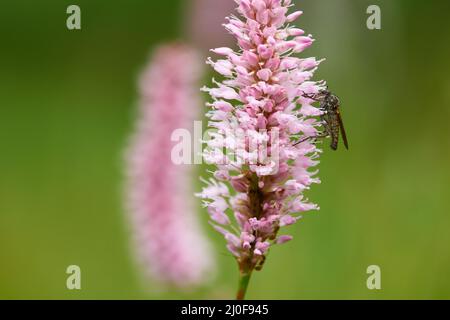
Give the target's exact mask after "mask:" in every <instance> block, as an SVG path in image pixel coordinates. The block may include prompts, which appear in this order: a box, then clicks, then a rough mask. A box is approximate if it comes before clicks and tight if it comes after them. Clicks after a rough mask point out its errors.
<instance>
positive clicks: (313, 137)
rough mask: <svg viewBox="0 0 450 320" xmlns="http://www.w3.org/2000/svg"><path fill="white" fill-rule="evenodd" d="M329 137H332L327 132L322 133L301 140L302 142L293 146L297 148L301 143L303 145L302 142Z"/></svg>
mask: <svg viewBox="0 0 450 320" xmlns="http://www.w3.org/2000/svg"><path fill="white" fill-rule="evenodd" d="M329 136H330V135H329V134H328V133H327V132H322V133H320V134H318V135H316V136H309V137H305V138H303V139H301V140H299V141H297V142H295V143H294V144H293V146H296V145H298V144H300V143H302V142H305V141H306V140H309V139H322V138H327V137H329Z"/></svg>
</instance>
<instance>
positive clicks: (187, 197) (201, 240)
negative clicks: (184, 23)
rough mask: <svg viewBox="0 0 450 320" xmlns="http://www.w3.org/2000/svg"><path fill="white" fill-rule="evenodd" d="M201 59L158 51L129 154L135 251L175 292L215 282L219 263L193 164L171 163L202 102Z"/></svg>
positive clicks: (182, 51)
mask: <svg viewBox="0 0 450 320" xmlns="http://www.w3.org/2000/svg"><path fill="white" fill-rule="evenodd" d="M202 65H203V63H202V61H201V58H200V57H199V56H198V55H197V53H196V52H195V51H194V50H193V49H191V48H190V47H188V46H185V45H182V44H169V45H165V46H162V47H160V48H158V49H157V50H156V51H155V53H154V56H153V59H152V61H151V62H150V65H149V66H148V68H147V70H145V72H144V73H143V76H142V78H141V82H140V92H141V103H140V110H139V115H138V123H137V128H136V132H135V134H134V136H133V138H132V141H131V145H130V147H129V150H128V154H127V169H128V185H127V200H128V201H127V203H128V209H129V214H130V216H131V221H132V227H133V234H134V236H135V242H136V246H137V250H136V251H137V253H138V256H139V258H140V260H141V261H142V263H143V266H144V267H145V268H146V269H147V270H148V271H149V273H150V275H151V276H152V277H153V278H154V279H155V280H157V282H160V283H162V284H166V285H169V286H173V287H175V288H184V287H191V286H196V285H201V284H204V283H205V282H207V281H208V280H210V279H211V275H212V273H213V270H214V260H213V256H212V251H211V248H210V245H209V242H208V239H207V238H206V236H205V235H204V234H203V232H202V230H201V228H200V225H199V221H198V217H197V213H196V211H195V206H194V205H193V201H192V200H193V199H192V190H190V186H191V185H192V181H191V180H190V179H193V176H192V170H191V168H192V166H188V165H175V164H173V163H172V161H171V149H172V147H173V142H172V141H171V134H172V132H173V131H174V130H175V129H178V128H186V129H188V130H192V126H193V122H194V120H195V118H196V116H197V115H198V113H199V110H200V108H199V106H200V105H201V98H200V93H199V90H198V81H199V78H200V76H201V74H202Z"/></svg>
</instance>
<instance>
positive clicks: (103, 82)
mask: <svg viewBox="0 0 450 320" xmlns="http://www.w3.org/2000/svg"><path fill="white" fill-rule="evenodd" d="M211 1H213V0H211ZM220 1H226V0H220ZM295 3H296V5H297V6H298V7H300V8H301V9H302V10H304V11H305V14H304V16H303V17H301V18H300V19H299V21H298V24H299V26H300V27H302V28H304V29H305V30H306V31H307V32H309V33H312V34H313V35H314V37H315V38H316V39H317V41H316V42H315V44H314V46H313V47H312V48H311V49H308V50H307V51H306V52H305V53H304V56H317V57H326V58H327V61H326V62H325V63H323V64H322V65H321V68H320V70H319V71H318V73H317V77H316V78H317V79H322V78H323V79H326V80H327V81H328V83H329V85H330V88H331V89H332V90H333V91H334V92H336V93H337V94H338V95H339V96H340V97H341V100H342V101H343V105H342V109H343V116H344V120H345V125H346V129H347V134H348V136H349V142H350V151H345V149H340V150H339V151H337V152H332V151H331V150H329V149H328V148H325V151H324V154H323V157H322V161H321V165H320V177H321V179H322V184H321V185H317V186H314V187H313V189H312V190H311V191H310V192H309V194H308V196H309V198H310V199H311V200H313V201H314V202H316V203H318V204H320V206H321V210H320V211H319V212H317V213H309V214H306V215H305V218H304V219H303V220H302V221H301V222H300V223H298V224H296V225H295V226H293V227H290V231H292V234H293V235H294V237H295V240H294V241H292V242H290V243H289V244H286V245H284V246H280V247H277V248H274V249H273V250H272V251H271V254H270V256H269V258H268V260H267V263H266V265H265V267H264V269H263V271H262V272H259V273H256V274H255V275H254V277H253V278H252V281H251V284H250V287H249V292H248V298H254V299H260V298H261V299H262V298H274V299H283V298H284V299H318V298H322V299H366V298H369V299H392V298H400V299H413V298H415V299H422V298H425V299H429V298H447V299H448V298H450V277H449V271H450V251H449V249H450V231H449V230H450V139H449V137H450V129H449V127H450V125H449V120H450V108H449V106H450V75H449V72H450V60H449V57H450V22H449V19H448V17H449V12H450V3H449V2H448V1H445V0H442V1H438V0H435V1H420V0H396V1H392V0H367V1H366V0H304V1H300V0H298V1H295ZM69 4H78V5H79V6H80V7H81V12H82V30H81V31H69V30H67V28H66V25H65V23H66V18H67V14H66V8H67V6H68V5H69ZM370 4H377V5H379V6H380V7H381V11H382V30H378V31H377V30H375V31H370V30H368V29H367V28H366V19H367V17H368V15H367V14H366V8H367V6H368V5H370ZM186 5H187V0H179V1H175V0H170V1H143V0H142V1H138V0H127V1H124V0H118V1H114V2H111V1H99V0H98V1H87V0H85V1H81V0H77V1H50V0H45V1H44V0H41V1H14V2H13V1H9V2H5V3H3V4H2V5H1V9H0V39H1V48H0V298H3V299H13V298H21V299H28V298H31V299H47V298H58V299H59V298H61V299H94V298H101V299H106V298H113V299H154V298H158V299H165V298H175V299H178V298H232V297H233V295H234V290H235V286H236V280H237V268H236V265H235V262H234V260H233V259H232V258H230V257H229V256H228V255H226V250H225V249H224V240H223V239H222V238H221V237H220V236H219V235H217V234H215V233H214V232H212V231H211V230H210V228H209V227H206V226H205V229H206V230H207V231H208V233H209V235H210V237H211V239H212V240H213V241H214V245H215V248H216V249H217V252H218V254H217V258H218V259H219V266H220V270H219V275H218V278H217V280H216V281H215V282H214V283H213V284H212V285H211V286H210V287H207V288H203V289H201V290H199V291H194V292H185V293H173V292H167V291H160V290H156V289H153V288H152V287H151V286H150V288H148V287H147V288H146V286H145V285H143V284H142V283H141V281H140V276H139V273H138V272H137V269H136V268H135V263H134V260H133V257H132V254H131V253H130V250H129V247H130V245H129V234H128V231H127V230H128V227H127V224H126V219H125V215H124V213H123V210H122V198H123V196H122V182H123V173H122V151H123V147H124V146H125V144H126V141H127V137H128V135H129V133H130V131H131V130H132V128H133V120H134V114H135V109H136V105H137V103H136V102H137V90H136V78H137V76H138V74H139V71H140V70H141V68H142V67H143V66H144V64H145V63H146V61H147V57H148V53H149V51H150V49H151V48H152V47H153V46H155V45H156V44H158V43H160V42H162V41H166V40H172V39H175V38H177V37H178V36H179V35H181V32H180V30H182V29H183V25H182V20H183V19H182V13H183V10H184V9H186ZM205 14H208V12H205ZM227 14H228V12H224V13H223V16H225V15H227ZM222 22H223V21H217V23H218V24H219V23H222ZM205 81H206V80H205ZM198 170H199V172H200V171H202V168H199V169H198ZM194 179H195V178H194ZM193 183H196V185H197V186H199V184H198V183H197V182H193ZM206 219H207V216H206V214H205V213H202V220H203V222H204V223H205V225H206ZM70 264H76V265H79V266H80V267H81V270H82V290H73V291H69V290H67V289H66V277H67V275H66V273H65V270H66V267H67V266H68V265H70ZM372 264H376V265H379V266H380V267H381V272H382V283H381V285H382V289H381V290H374V291H371V290H368V289H367V288H366V279H367V276H368V275H367V274H366V268H367V266H369V265H372Z"/></svg>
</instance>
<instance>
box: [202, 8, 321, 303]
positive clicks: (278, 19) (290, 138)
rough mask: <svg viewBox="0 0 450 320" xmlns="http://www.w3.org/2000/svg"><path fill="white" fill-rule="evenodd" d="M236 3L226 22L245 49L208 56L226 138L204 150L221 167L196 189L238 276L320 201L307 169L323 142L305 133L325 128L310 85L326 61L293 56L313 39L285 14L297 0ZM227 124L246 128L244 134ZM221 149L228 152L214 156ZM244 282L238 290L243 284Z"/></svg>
mask: <svg viewBox="0 0 450 320" xmlns="http://www.w3.org/2000/svg"><path fill="white" fill-rule="evenodd" d="M236 2H237V3H238V5H239V7H238V12H239V14H240V16H241V18H240V19H239V18H237V17H235V16H230V17H229V18H228V23H226V24H225V25H224V26H225V28H226V30H228V32H229V33H231V34H232V35H233V36H234V37H235V39H236V41H237V43H238V45H239V48H240V49H239V50H238V51H237V52H236V51H234V50H232V49H230V48H227V47H220V48H217V49H213V50H211V51H212V52H214V53H215V54H217V55H219V56H220V58H219V59H218V60H212V59H210V58H209V59H208V61H207V63H208V64H210V65H211V66H212V67H213V68H214V69H215V70H216V71H217V72H218V73H219V74H220V75H221V76H222V77H223V78H224V80H223V81H222V82H217V81H214V83H215V84H216V86H215V87H213V88H203V90H204V91H206V92H208V93H209V94H210V95H211V97H212V99H213V102H212V103H210V104H208V105H209V106H210V110H209V112H208V113H207V116H208V117H209V118H210V125H209V126H210V128H215V129H216V130H217V132H218V133H219V134H221V135H223V136H226V139H211V140H209V141H207V148H206V149H205V151H204V154H203V156H204V159H205V160H206V161H207V162H208V163H211V164H213V165H215V167H216V170H215V172H214V178H213V179H211V180H210V181H208V182H207V186H206V187H205V188H204V189H203V192H202V193H200V194H198V196H199V197H200V198H202V199H203V203H204V205H205V206H206V207H208V211H209V212H210V214H211V221H212V222H211V223H212V224H213V226H214V227H215V229H216V230H217V231H219V232H221V233H222V234H223V235H224V237H225V239H226V241H227V248H228V250H229V251H230V252H231V253H232V254H233V255H234V256H235V257H236V259H237V261H238V264H239V267H240V272H241V277H242V275H244V277H249V275H250V274H251V272H252V271H253V270H254V269H256V270H260V269H261V268H262V266H263V263H264V261H265V256H266V255H267V253H268V251H269V248H270V247H271V246H272V245H274V244H282V243H285V242H287V241H289V240H291V239H292V237H290V236H288V235H283V236H280V237H277V234H278V231H279V229H280V228H281V227H283V226H288V225H292V224H294V223H295V222H296V221H297V220H298V219H299V218H300V216H299V214H300V213H302V212H304V211H308V210H315V209H318V207H317V206H316V205H315V204H312V203H309V202H308V201H307V199H305V198H304V197H303V192H304V191H305V190H306V189H309V187H310V185H311V184H313V183H319V182H320V181H319V179H318V178H316V177H315V174H316V173H317V171H313V172H311V171H309V169H310V168H311V167H314V166H316V165H317V164H318V160H317V159H318V156H319V154H320V152H321V150H320V149H318V148H317V146H316V145H315V144H313V141H312V140H313V139H307V137H311V136H315V135H317V134H318V130H317V128H318V127H320V126H321V123H320V121H319V120H318V119H316V118H315V117H317V116H318V115H321V111H320V110H319V109H318V108H315V107H314V106H312V105H311V104H312V102H313V101H312V100H311V99H308V98H305V97H304V94H311V93H317V92H318V91H319V90H321V89H323V88H324V83H323V82H314V81H312V80H311V78H312V76H313V73H314V71H315V70H316V69H317V67H318V65H319V63H320V62H321V61H318V60H316V59H315V58H305V59H301V58H297V57H294V54H296V53H301V52H302V51H303V50H305V49H306V48H307V47H309V46H310V45H311V44H312V43H313V39H312V37H311V36H309V35H308V36H304V35H303V34H304V32H303V30H301V29H298V28H295V27H294V26H292V25H291V22H293V21H294V20H295V19H296V18H298V17H299V16H300V15H301V13H302V12H301V11H296V12H293V13H290V14H289V13H288V7H290V3H291V1H289V0H284V1H282V0H237V1H236ZM230 132H234V133H236V132H243V133H244V139H243V140H239V139H238V137H237V136H238V135H237V134H235V135H234V136H231V137H230V135H229V133H230ZM296 141H299V142H300V143H298V144H295V142H296ZM223 150H226V151H227V155H228V156H227V155H225V156H217V155H222V154H223ZM264 150H265V151H266V152H265V153H264V152H261V151H264ZM261 153H263V156H261ZM264 154H265V156H264ZM230 155H231V156H232V157H230ZM231 189H234V190H233V192H230V191H231ZM230 212H231V213H232V216H234V219H230V218H228V215H229V214H230ZM243 282H247V283H248V278H247V280H245V279H244V281H243ZM241 289H243V290H244V292H240V293H238V298H242V297H243V294H244V293H245V288H240V290H241ZM241 291H242V290H241Z"/></svg>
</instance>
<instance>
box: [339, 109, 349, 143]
mask: <svg viewBox="0 0 450 320" xmlns="http://www.w3.org/2000/svg"><path fill="white" fill-rule="evenodd" d="M337 117H338V120H339V128H340V129H341V135H342V140H343V141H344V146H345V148H346V149H347V150H348V141H347V135H346V134H345V129H344V123H343V122H342V116H341V113H340V111H339V109H338V110H337Z"/></svg>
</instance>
